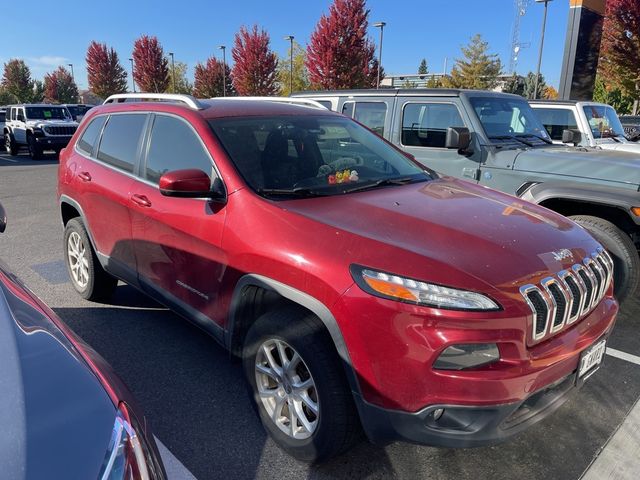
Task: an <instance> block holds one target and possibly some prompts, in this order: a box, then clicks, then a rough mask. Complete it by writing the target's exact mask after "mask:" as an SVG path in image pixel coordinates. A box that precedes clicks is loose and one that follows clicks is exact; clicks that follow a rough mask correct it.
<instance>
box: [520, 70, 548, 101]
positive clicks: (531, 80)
mask: <svg viewBox="0 0 640 480" xmlns="http://www.w3.org/2000/svg"><path fill="white" fill-rule="evenodd" d="M545 88H547V83H546V82H545V81H544V76H543V75H542V74H540V79H539V80H538V95H537V98H541V97H542V92H544V90H545ZM535 89H536V74H535V73H533V72H529V73H527V76H526V77H525V79H524V91H523V92H522V96H523V97H524V98H534V90H535Z"/></svg>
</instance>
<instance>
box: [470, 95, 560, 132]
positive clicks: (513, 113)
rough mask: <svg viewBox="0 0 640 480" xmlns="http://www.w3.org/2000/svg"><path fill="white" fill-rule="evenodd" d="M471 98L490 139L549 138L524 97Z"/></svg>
mask: <svg viewBox="0 0 640 480" xmlns="http://www.w3.org/2000/svg"><path fill="white" fill-rule="evenodd" d="M469 100H470V101H471V105H472V106H473V109H474V110H475V112H476V115H478V118H479V119H480V122H481V123H482V126H483V127H484V131H485V132H486V133H487V135H488V136H489V139H504V138H510V137H514V138H518V137H526V136H532V137H538V138H542V139H545V140H548V139H549V135H548V134H547V131H546V130H545V128H544V126H543V125H542V123H541V122H540V120H538V117H536V115H535V113H533V110H532V109H531V107H530V106H529V104H528V103H527V102H526V101H525V100H524V99H523V100H520V99H518V98H511V97H508V98H505V97H471V98H470V99H469Z"/></svg>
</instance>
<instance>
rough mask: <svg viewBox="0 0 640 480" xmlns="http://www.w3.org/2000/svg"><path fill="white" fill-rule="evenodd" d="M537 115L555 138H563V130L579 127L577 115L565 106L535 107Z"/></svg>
mask: <svg viewBox="0 0 640 480" xmlns="http://www.w3.org/2000/svg"><path fill="white" fill-rule="evenodd" d="M534 110H535V112H536V115H537V116H538V118H539V119H540V121H541V122H542V124H543V125H544V128H545V129H546V130H547V133H548V134H549V136H550V137H551V138H552V139H553V140H562V132H563V131H564V130H567V129H574V128H578V123H577V122H576V116H575V115H574V114H573V112H572V111H571V110H569V109H565V108H535V109H534Z"/></svg>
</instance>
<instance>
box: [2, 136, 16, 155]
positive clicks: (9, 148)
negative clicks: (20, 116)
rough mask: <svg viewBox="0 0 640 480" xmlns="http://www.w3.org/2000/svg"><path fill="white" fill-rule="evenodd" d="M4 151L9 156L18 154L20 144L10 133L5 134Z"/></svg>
mask: <svg viewBox="0 0 640 480" xmlns="http://www.w3.org/2000/svg"><path fill="white" fill-rule="evenodd" d="M4 149H5V150H6V152H7V153H8V154H9V155H17V154H18V144H17V143H16V141H15V139H14V138H13V135H11V134H10V133H8V132H7V133H5V134H4Z"/></svg>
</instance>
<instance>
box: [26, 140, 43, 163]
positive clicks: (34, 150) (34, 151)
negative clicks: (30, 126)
mask: <svg viewBox="0 0 640 480" xmlns="http://www.w3.org/2000/svg"><path fill="white" fill-rule="evenodd" d="M27 146H28V147H29V156H30V157H31V159H32V160H38V159H39V158H40V157H41V156H42V148H41V147H40V145H38V142H36V139H35V137H34V136H33V135H29V136H28V137H27Z"/></svg>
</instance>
